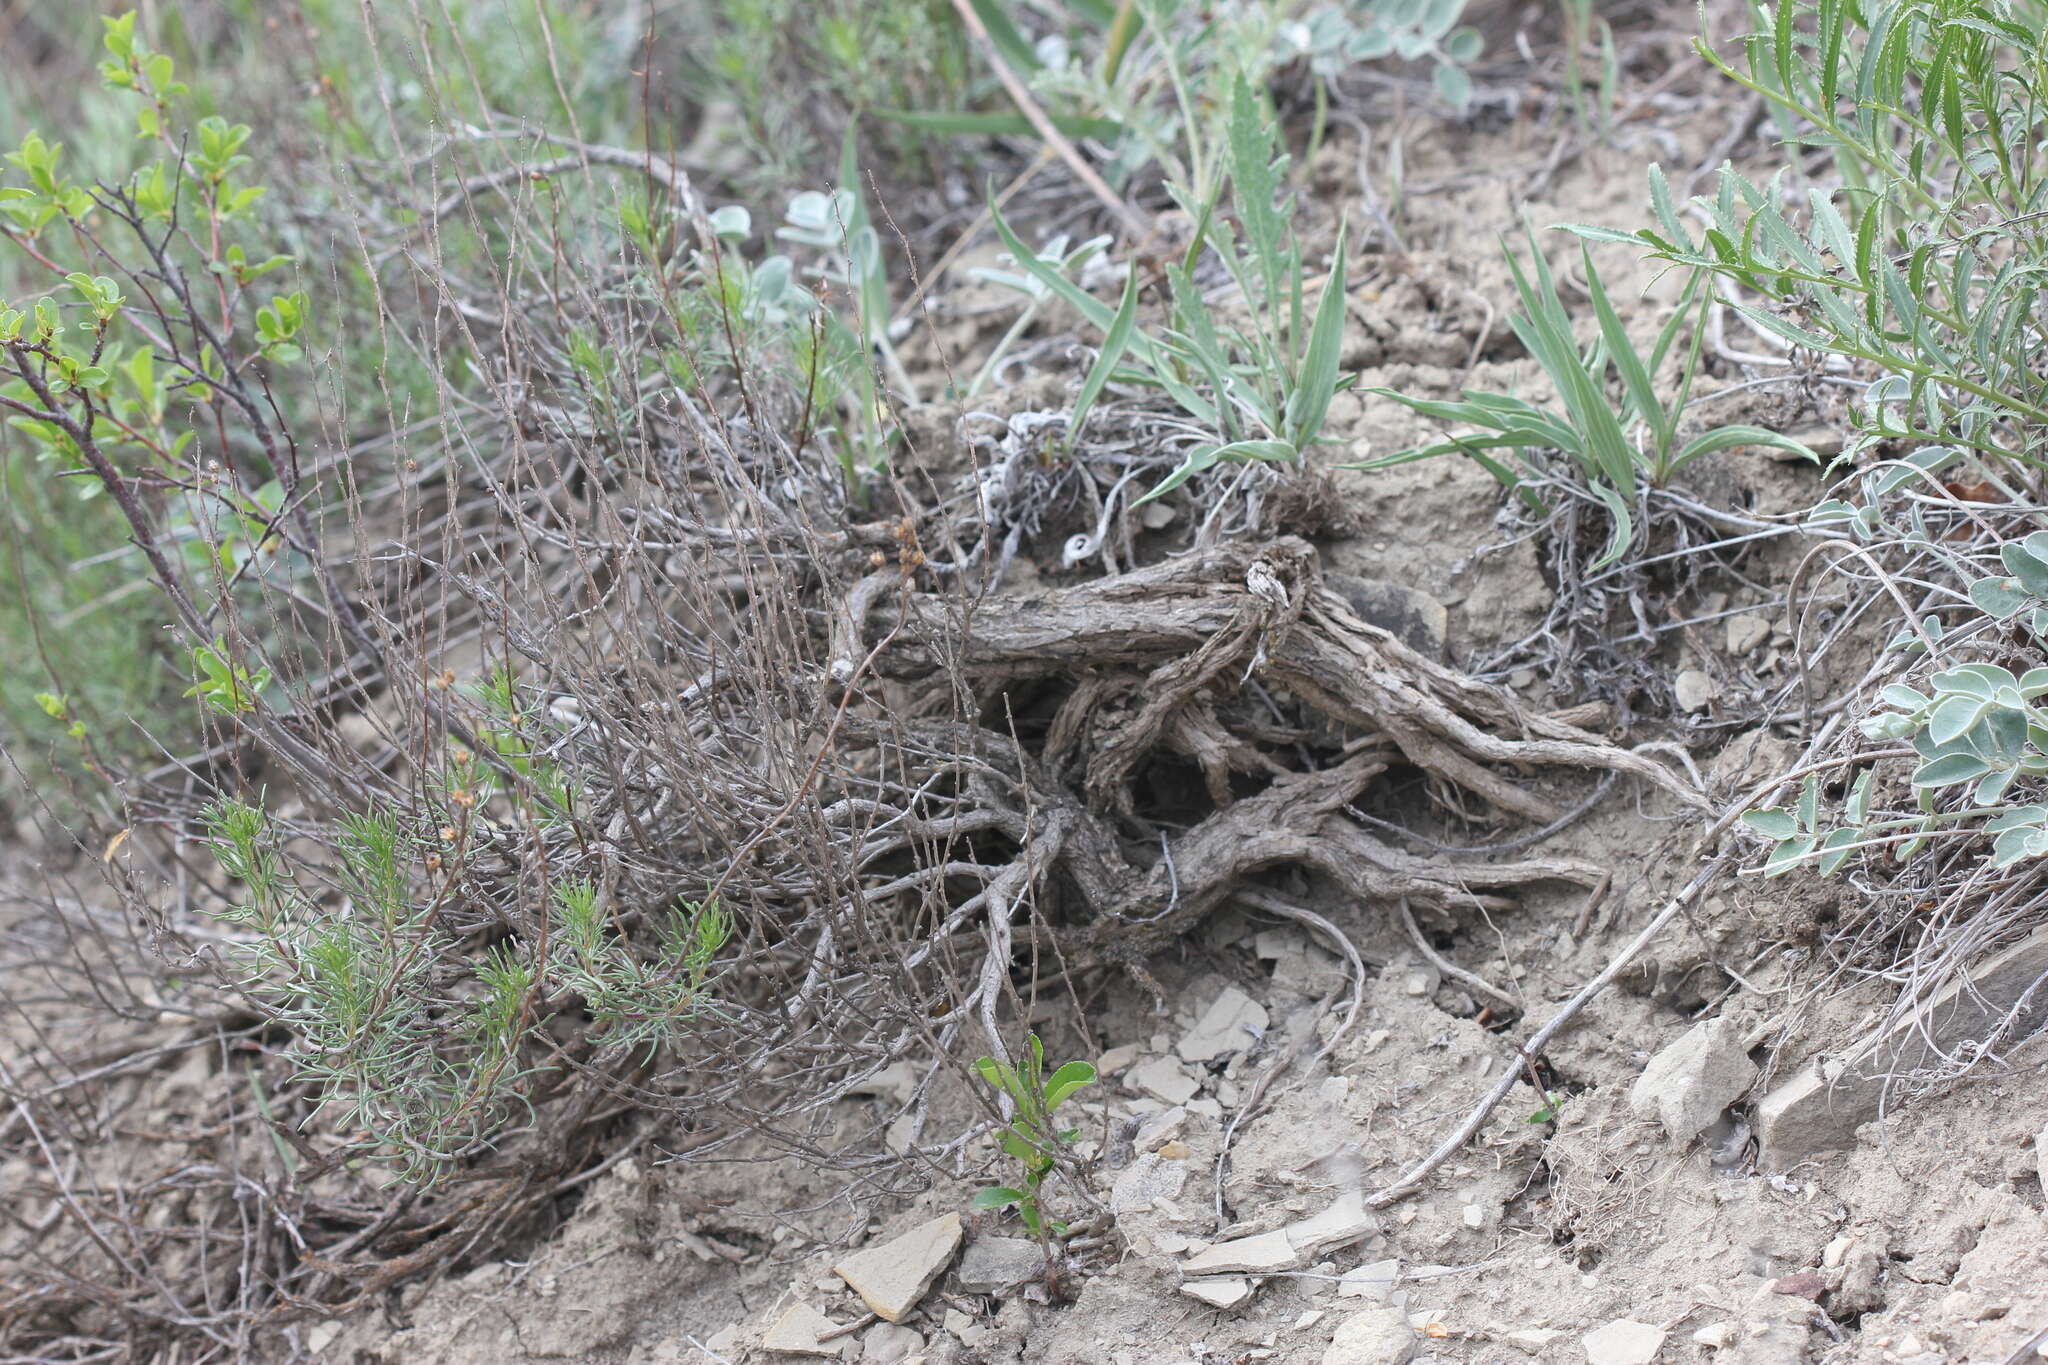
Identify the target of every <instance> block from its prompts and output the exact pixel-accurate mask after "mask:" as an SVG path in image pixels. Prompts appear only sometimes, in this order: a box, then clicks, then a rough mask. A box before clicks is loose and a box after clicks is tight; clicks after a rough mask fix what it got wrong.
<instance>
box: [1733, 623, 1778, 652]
mask: <svg viewBox="0 0 2048 1365" xmlns="http://www.w3.org/2000/svg"><path fill="white" fill-rule="evenodd" d="M1770 638H1771V623H1770V622H1769V621H1766V620H1764V618H1763V617H1761V616H1750V615H1747V614H1744V615H1741V616H1731V617H1729V618H1728V652H1729V653H1730V654H1747V653H1749V652H1750V651H1751V650H1754V649H1756V648H1757V647H1758V646H1760V645H1762V644H1763V642H1764V641H1766V640H1768V639H1770Z"/></svg>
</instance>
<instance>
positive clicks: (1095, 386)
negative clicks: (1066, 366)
mask: <svg viewBox="0 0 2048 1365" xmlns="http://www.w3.org/2000/svg"><path fill="white" fill-rule="evenodd" d="M1137 322H1138V271H1137V269H1136V267H1133V268H1132V269H1131V272H1130V274H1129V275H1127V276H1126V277H1125V278H1124V296H1123V300H1122V302H1120V303H1119V304H1117V309H1116V315H1115V316H1114V317H1112V318H1111V319H1110V320H1109V330H1108V331H1107V332H1105V333H1103V337H1102V349H1101V350H1100V351H1098V352H1096V354H1095V363H1094V364H1093V365H1091V366H1089V367H1088V375H1087V377H1086V378H1085V379H1083V380H1082V381H1081V392H1080V393H1079V394H1078V395H1076V396H1075V398H1074V417H1073V420H1072V422H1070V423H1069V424H1068V426H1067V445H1068V447H1069V448H1071V447H1072V446H1073V444H1074V442H1075V441H1076V440H1077V439H1079V437H1080V435H1081V428H1082V427H1084V426H1086V425H1087V423H1088V410H1089V409H1090V408H1092V407H1094V406H1095V400H1096V398H1098V397H1099V396H1100V395H1101V393H1102V388H1103V385H1105V384H1107V383H1109V376H1110V374H1111V373H1112V372H1113V371H1114V370H1115V369H1116V367H1117V364H1118V362H1120V361H1121V360H1122V359H1123V358H1124V350H1125V348H1126V347H1128V346H1129V345H1130V343H1131V331H1132V329H1133V328H1134V327H1135V326H1136V325H1137Z"/></svg>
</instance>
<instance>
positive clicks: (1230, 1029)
mask: <svg viewBox="0 0 2048 1365" xmlns="http://www.w3.org/2000/svg"><path fill="white" fill-rule="evenodd" d="M1270 1022H1271V1021H1270V1020H1269V1019H1268V1018H1267V1016H1266V1007H1265V1006H1264V1005H1261V1004H1260V1003H1259V1002H1258V1001H1256V1000H1254V999H1252V998H1251V997H1250V996H1249V995H1246V994H1245V993H1244V992H1243V991H1241V990H1239V989H1238V988H1237V987H1235V986H1226V987H1224V988H1223V993H1222V994H1221V995H1219V996H1217V997H1216V998H1215V999H1214V1000H1213V1001H1211V1002H1210V1004H1209V1008H1208V1009H1206V1010H1203V1011H1202V1017H1201V1018H1199V1019H1197V1020H1196V1021H1195V1026H1194V1027H1193V1028H1191V1029H1189V1030H1188V1031H1187V1033H1186V1034H1185V1035H1184V1036H1183V1037H1182V1038H1181V1040H1180V1043H1179V1044H1178V1045H1177V1046H1176V1047H1175V1048H1174V1051H1176V1052H1178V1053H1179V1054H1180V1058H1181V1060H1182V1061H1184V1062H1213V1061H1215V1060H1216V1059H1217V1058H1218V1057H1228V1056H1230V1055H1231V1054H1232V1053H1235V1052H1243V1051H1245V1050H1246V1049H1247V1048H1249V1047H1251V1046H1252V1045H1253V1044H1255V1043H1257V1042H1258V1041H1259V1039H1261V1038H1263V1037H1264V1036H1265V1034H1266V1026H1267V1024H1268V1023H1270ZM1173 1103H1175V1104H1179V1103H1181V1101H1179V1100H1175V1101H1173Z"/></svg>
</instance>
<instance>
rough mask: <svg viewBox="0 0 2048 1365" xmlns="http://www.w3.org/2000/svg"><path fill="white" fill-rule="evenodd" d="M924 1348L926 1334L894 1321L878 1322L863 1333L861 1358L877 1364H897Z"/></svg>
mask: <svg viewBox="0 0 2048 1365" xmlns="http://www.w3.org/2000/svg"><path fill="white" fill-rule="evenodd" d="M923 1349H924V1336H923V1334H921V1333H919V1332H917V1331H916V1330H914V1329H912V1328H909V1327H898V1326H897V1325H896V1324H895V1323H893V1322H878V1323H876V1324H875V1325H874V1326H873V1327H870V1328H868V1330H867V1331H866V1332H864V1333H862V1335H861V1339H860V1358H861V1359H862V1360H869V1361H873V1362H875V1365H897V1363H898V1362H899V1361H902V1360H904V1359H905V1358H907V1357H909V1356H911V1355H913V1354H915V1353H916V1352H919V1351H922V1350H923Z"/></svg>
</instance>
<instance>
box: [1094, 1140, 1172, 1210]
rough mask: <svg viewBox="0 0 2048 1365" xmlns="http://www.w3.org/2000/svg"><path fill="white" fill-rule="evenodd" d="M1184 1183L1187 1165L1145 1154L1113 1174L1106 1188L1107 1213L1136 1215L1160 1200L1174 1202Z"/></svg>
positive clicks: (1156, 1155)
mask: <svg viewBox="0 0 2048 1365" xmlns="http://www.w3.org/2000/svg"><path fill="white" fill-rule="evenodd" d="M1187 1183H1188V1163H1187V1162H1185V1161H1172V1160H1169V1159H1167V1158H1166V1157H1163V1156H1160V1155H1159V1154H1158V1153H1157V1152H1146V1153H1144V1154H1142V1155H1141V1156H1139V1158H1138V1159H1137V1160H1136V1161H1133V1162H1132V1163H1131V1164H1130V1165H1128V1166H1126V1167H1124V1169H1123V1170H1121V1171H1119V1172H1117V1177H1116V1184H1115V1185H1113V1186H1111V1187H1110V1191H1109V1211H1110V1212H1111V1213H1137V1212H1138V1211H1140V1210H1142V1209H1149V1208H1151V1207H1152V1205H1153V1202H1154V1201H1156V1200H1160V1199H1174V1198H1177V1197H1179V1195H1180V1192H1181V1190H1182V1189H1183V1188H1185V1187H1186V1185H1187Z"/></svg>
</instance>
